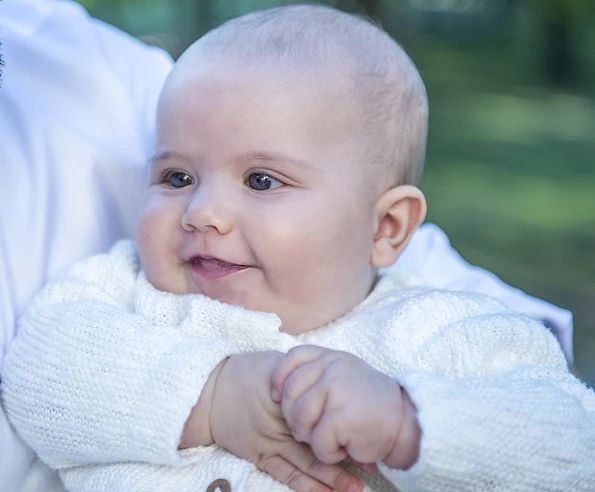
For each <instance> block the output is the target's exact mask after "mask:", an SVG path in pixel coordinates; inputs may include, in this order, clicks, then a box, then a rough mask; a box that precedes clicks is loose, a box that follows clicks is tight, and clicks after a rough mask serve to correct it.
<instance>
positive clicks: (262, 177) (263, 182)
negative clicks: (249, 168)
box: [246, 173, 285, 191]
mask: <svg viewBox="0 0 595 492" xmlns="http://www.w3.org/2000/svg"><path fill="white" fill-rule="evenodd" d="M246 184H247V185H248V186H249V187H250V188H252V189H253V190H255V191H269V190H274V189H275V188H279V187H281V186H284V185H285V183H282V182H281V181H279V180H278V179H275V178H273V177H272V176H269V175H268V174H264V173H252V174H250V175H249V176H248V178H247V179H246Z"/></svg>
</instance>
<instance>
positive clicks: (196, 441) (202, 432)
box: [178, 359, 227, 449]
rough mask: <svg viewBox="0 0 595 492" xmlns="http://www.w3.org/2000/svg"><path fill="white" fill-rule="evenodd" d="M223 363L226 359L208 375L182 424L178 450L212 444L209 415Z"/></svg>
mask: <svg viewBox="0 0 595 492" xmlns="http://www.w3.org/2000/svg"><path fill="white" fill-rule="evenodd" d="M225 362H227V359H224V360H223V361H222V362H220V363H219V365H217V367H215V369H214V370H213V372H212V373H211V374H210V375H209V378H208V379H207V382H206V383H205V385H204V387H203V390H202V392H201V394H200V397H199V399H198V401H197V402H196V405H194V407H193V408H192V410H191V411H190V415H189V416H188V419H187V420H186V423H185V424H184V429H183V431H182V438H181V440H180V445H179V446H178V449H186V448H194V447H198V446H209V445H211V444H213V443H214V440H213V433H212V432H211V413H212V408H213V401H214V394H215V390H216V386H217V378H218V377H219V373H220V372H221V369H222V368H223V366H224V365H225Z"/></svg>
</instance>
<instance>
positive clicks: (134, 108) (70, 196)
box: [0, 0, 572, 492]
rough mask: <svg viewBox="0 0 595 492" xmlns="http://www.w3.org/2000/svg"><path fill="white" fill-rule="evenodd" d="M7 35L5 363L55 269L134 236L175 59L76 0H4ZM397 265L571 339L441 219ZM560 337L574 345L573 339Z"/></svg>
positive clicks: (2, 277) (9, 453) (0, 184)
mask: <svg viewBox="0 0 595 492" xmlns="http://www.w3.org/2000/svg"><path fill="white" fill-rule="evenodd" d="M0 39H1V40H2V42H3V46H2V49H3V54H4V57H5V59H6V66H5V69H4V76H3V81H2V88H0V171H1V173H2V179H1V180H0V368H1V367H2V361H3V358H4V354H5V352H6V349H7V347H8V344H9V343H10V342H11V340H12V339H13V337H14V336H15V331H16V319H17V318H18V317H19V316H20V315H21V313H22V312H23V309H24V307H25V305H26V304H27V303H28V302H29V300H30V299H31V297H32V296H33V294H34V293H35V292H36V291H37V290H38V289H39V288H40V287H41V286H42V285H43V284H44V283H45V281H46V280H47V278H48V277H49V276H51V275H53V274H54V273H55V272H57V271H58V270H60V269H62V268H63V267H65V266H66V265H69V264H71V263H72V262H74V261H76V260H78V259H80V258H82V257H85V256H88V255H89V254H93V253H96V252H99V251H105V250H106V249H107V248H108V247H109V246H110V245H111V244H112V243H113V242H114V241H115V240H116V239H118V238H120V237H123V236H127V235H129V234H130V229H131V223H132V222H133V219H134V215H135V212H134V210H135V208H136V205H137V203H138V202H139V194H140V189H141V186H142V181H143V178H144V176H143V171H142V166H143V163H144V162H145V160H146V158H147V155H148V154H147V153H148V151H149V149H150V147H151V144H152V135H153V111H154V107H155V104H156V99H157V94H158V91H159V89H160V87H161V85H162V83H163V80H164V78H165V76H166V74H167V73H168V71H169V69H170V66H171V60H169V58H168V57H167V55H165V54H163V53H162V52H159V51H157V50H154V49H149V48H147V47H145V46H143V45H142V44H140V43H139V42H137V41H136V40H134V39H133V38H131V37H130V36H127V35H125V34H123V33H121V32H119V31H117V30H115V29H114V28H111V27H110V26H107V25H105V24H103V23H101V22H98V21H96V20H94V19H92V18H90V17H89V16H88V15H87V14H86V13H85V12H84V11H83V10H82V8H81V7H80V6H79V5H78V4H76V3H75V2H70V1H55V0H3V1H1V2H0ZM399 267H402V268H404V269H406V270H408V271H416V270H419V272H421V273H422V274H423V278H424V280H425V281H430V283H432V284H435V285H439V286H442V287H449V286H452V287H459V286H460V287H462V288H464V289H469V290H474V289H475V287H477V288H482V289H483V288H485V286H486V285H487V286H489V291H488V292H489V293H490V294H491V295H493V296H495V297H499V298H502V299H503V300H504V301H505V302H506V303H507V304H509V305H510V306H512V307H514V308H518V309H520V310H521V311H522V310H524V309H528V312H529V313H530V314H531V315H533V316H535V317H536V318H539V319H543V318H547V319H549V320H551V321H552V322H553V323H554V324H555V325H556V326H557V327H558V328H559V329H560V330H561V331H562V333H563V338H564V340H571V338H569V337H571V334H572V324H571V317H570V315H569V314H568V313H567V312H566V311H562V310H558V309H557V308H555V307H553V306H550V305H548V304H545V303H539V301H536V300H532V299H531V298H528V297H527V296H525V295H524V294H523V293H521V292H518V291H515V290H513V289H511V288H510V287H508V286H506V285H504V284H501V283H498V282H495V281H493V280H490V279H491V277H490V274H489V273H487V272H484V271H481V270H476V269H472V268H471V267H470V266H469V265H467V264H465V263H463V262H461V260H460V258H459V257H458V256H457V255H456V252H454V251H453V250H452V249H451V248H450V246H449V245H448V242H447V240H445V239H444V236H443V233H442V232H441V231H440V230H439V229H437V228H435V227H432V226H424V227H422V229H421V230H420V232H419V233H418V234H416V235H415V236H414V239H413V243H412V245H411V246H410V247H409V248H408V249H407V251H406V252H405V255H404V257H403V259H402V260H401V261H400V262H399ZM486 279H488V280H487V281H486ZM564 346H565V349H566V350H567V354H570V353H571V352H570V351H571V347H570V345H569V342H566V343H565V345H564ZM569 347H570V348H569ZM2 412H3V410H2V409H1V408H0V489H1V490H2V491H3V492H13V491H17V490H18V492H21V490H20V486H19V485H18V483H19V482H20V481H22V480H23V479H24V477H25V475H26V474H27V470H28V469H29V467H30V463H31V461H32V460H33V454H32V453H31V452H29V451H27V449H26V448H25V446H24V445H23V444H22V442H21V441H20V440H19V439H18V438H17V436H16V435H15V434H14V432H12V431H11V429H10V427H9V426H8V425H7V423H6V419H5V417H4V415H3V413H2ZM34 470H40V467H39V466H36V467H35V469H34ZM46 475H47V474H46V473H45V472H43V471H40V472H37V471H34V472H32V473H30V474H29V479H28V480H29V484H30V488H29V489H27V490H30V491H34V490H41V491H43V492H47V491H50V490H52V486H51V485H49V484H48V482H47V480H46V478H45V477H46Z"/></svg>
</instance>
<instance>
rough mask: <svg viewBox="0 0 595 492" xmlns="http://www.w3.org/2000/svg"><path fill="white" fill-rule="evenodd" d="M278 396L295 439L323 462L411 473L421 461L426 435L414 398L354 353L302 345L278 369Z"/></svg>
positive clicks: (275, 376)
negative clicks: (348, 462) (352, 462)
mask: <svg viewBox="0 0 595 492" xmlns="http://www.w3.org/2000/svg"><path fill="white" fill-rule="evenodd" d="M272 396H273V399H274V400H276V401H281V408H282V411H283V416H284V417H285V420H286V422H287V425H288V426H289V428H290V429H291V431H292V433H293V436H294V437H295V439H296V440H297V441H300V442H305V443H307V444H309V445H310V446H311V448H312V451H314V454H315V455H316V457H317V458H318V459H319V460H320V461H322V462H323V463H329V464H330V463H338V462H340V461H342V460H344V459H345V458H347V457H349V458H351V459H353V460H356V461H358V462H360V463H376V462H379V461H383V462H384V463H385V464H386V465H387V466H389V467H391V468H398V469H407V468H409V467H410V466H411V465H413V464H414V463H415V461H417V457H418V454H419V441H420V435H421V432H420V429H419V426H418V424H417V420H416V411H415V408H414V407H413V404H412V403H411V401H410V400H409V397H408V396H407V394H406V392H405V391H404V390H403V389H402V388H401V387H400V386H399V383H398V382H397V381H395V380H394V379H392V378H390V377H389V376H387V375H385V374H383V373H381V372H379V371H377V370H376V369H374V368H373V367H371V366H370V365H368V364H366V363H365V362H364V361H363V360H361V359H360V358H358V357H356V356H354V355H351V354H349V353H346V352H339V351H335V350H328V349H325V348H322V347H316V346H312V345H304V346H300V347H296V348H294V349H292V350H290V351H289V352H288V353H287V355H286V356H285V357H284V358H283V360H282V361H281V362H280V364H279V365H278V366H277V368H276V369H275V372H274V374H273V380H272Z"/></svg>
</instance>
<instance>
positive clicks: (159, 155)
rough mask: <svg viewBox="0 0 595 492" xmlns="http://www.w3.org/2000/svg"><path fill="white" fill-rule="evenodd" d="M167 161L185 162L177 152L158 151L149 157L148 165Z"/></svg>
mask: <svg viewBox="0 0 595 492" xmlns="http://www.w3.org/2000/svg"><path fill="white" fill-rule="evenodd" d="M169 160H177V161H185V160H186V158H185V157H184V156H183V155H182V154H180V153H178V152H174V151H171V150H158V151H156V152H155V153H154V154H153V155H152V156H151V158H150V159H149V163H150V164H154V163H157V162H159V161H169Z"/></svg>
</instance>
